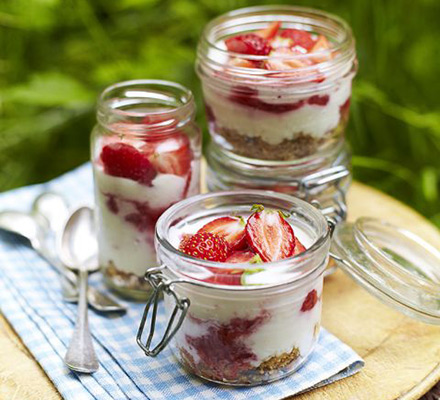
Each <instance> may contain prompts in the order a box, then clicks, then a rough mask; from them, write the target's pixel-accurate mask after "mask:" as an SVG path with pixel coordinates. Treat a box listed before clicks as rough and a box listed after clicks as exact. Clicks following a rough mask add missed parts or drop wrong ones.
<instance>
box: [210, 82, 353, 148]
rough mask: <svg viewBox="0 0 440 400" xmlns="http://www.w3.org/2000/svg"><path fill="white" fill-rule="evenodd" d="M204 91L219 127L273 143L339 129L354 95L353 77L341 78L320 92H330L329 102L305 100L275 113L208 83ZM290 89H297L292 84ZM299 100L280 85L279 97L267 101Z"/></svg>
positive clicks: (314, 135) (321, 94) (319, 134)
mask: <svg viewBox="0 0 440 400" xmlns="http://www.w3.org/2000/svg"><path fill="white" fill-rule="evenodd" d="M203 91H204V97H205V101H206V103H207V104H208V106H210V107H211V109H212V112H213V114H214V117H215V120H216V124H217V126H218V127H219V129H221V128H225V129H228V130H234V131H236V132H238V133H239V134H241V135H244V136H248V137H259V138H261V139H262V140H264V141H265V142H267V143H269V144H271V145H277V144H280V143H281V142H282V141H283V140H285V139H287V140H292V139H295V138H296V137H297V136H299V135H300V134H303V135H310V136H312V137H314V138H317V139H319V138H322V137H323V136H324V135H325V134H326V133H327V132H329V131H331V130H333V129H335V128H336V127H337V125H338V124H339V120H340V107H341V106H342V105H343V104H344V103H345V102H346V101H347V100H348V98H349V97H350V95H351V79H343V80H340V82H339V83H338V85H337V86H336V87H335V88H334V89H333V90H331V91H329V92H323V93H320V96H323V95H328V96H329V101H328V103H327V104H326V105H325V106H320V105H309V104H305V105H303V106H302V107H301V108H299V109H297V110H292V111H287V112H284V113H271V112H266V111H263V110H258V109H254V108H252V107H247V106H245V105H241V104H238V103H236V102H234V101H231V100H230V99H228V98H227V97H225V96H222V95H220V94H219V93H218V92H217V91H215V90H213V89H212V88H211V87H209V86H207V85H204V87H203ZM289 91H290V92H292V91H294V89H292V88H289ZM308 97H310V95H309V96H308ZM298 100H300V98H295V99H292V95H291V93H290V94H288V95H286V96H285V95H284V94H283V93H282V90H281V89H280V94H279V96H278V97H277V98H275V99H273V101H271V100H270V99H265V100H264V101H265V102H273V103H286V102H292V103H293V102H296V101H298Z"/></svg>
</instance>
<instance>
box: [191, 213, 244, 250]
mask: <svg viewBox="0 0 440 400" xmlns="http://www.w3.org/2000/svg"><path fill="white" fill-rule="evenodd" d="M198 232H211V233H214V234H216V235H219V236H221V237H222V238H223V239H224V240H226V242H228V244H229V248H230V249H231V250H238V249H242V248H243V247H244V246H245V245H246V222H245V221H244V220H243V218H238V217H221V218H217V219H215V220H213V221H211V222H208V223H207V224H206V225H204V226H202V227H201V228H200V229H199V230H198Z"/></svg>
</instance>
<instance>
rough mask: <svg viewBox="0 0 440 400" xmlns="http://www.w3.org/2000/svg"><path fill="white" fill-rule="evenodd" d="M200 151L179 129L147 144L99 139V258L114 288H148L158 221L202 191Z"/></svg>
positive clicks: (96, 166)
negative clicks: (183, 200)
mask: <svg viewBox="0 0 440 400" xmlns="http://www.w3.org/2000/svg"><path fill="white" fill-rule="evenodd" d="M115 129H116V130H117V129H118V128H117V127H115ZM194 146H195V144H194V143H192V142H191V140H190V138H189V137H188V136H187V135H186V134H185V133H184V132H182V131H178V130H176V131H174V132H172V133H167V134H159V135H157V134H156V135H155V136H146V137H145V138H144V139H142V140H139V139H138V138H137V139H133V138H130V137H129V136H128V137H127V136H126V137H125V138H119V137H118V136H116V135H115V136H108V137H106V136H104V137H101V138H100V139H98V141H97V144H96V154H97V157H96V159H95V161H94V163H93V167H94V175H95V186H96V201H97V216H98V227H99V235H98V241H99V259H100V264H101V266H103V268H104V273H105V276H106V278H107V280H108V281H110V285H111V286H113V287H114V288H116V289H128V290H133V291H138V290H140V291H141V290H145V289H148V287H149V286H148V284H147V283H146V282H145V281H144V279H143V275H144V274H145V271H146V269H147V268H148V267H151V266H155V265H156V252H155V248H154V228H155V224H156V221H157V219H158V218H159V216H160V215H161V214H162V213H163V212H164V211H165V210H166V209H167V208H168V207H170V206H171V205H172V204H174V203H176V202H178V201H180V200H182V199H184V198H186V197H188V196H191V195H194V194H196V193H198V192H199V163H198V157H197V156H195V154H197V151H198V150H197V149H194V150H193V148H194Z"/></svg>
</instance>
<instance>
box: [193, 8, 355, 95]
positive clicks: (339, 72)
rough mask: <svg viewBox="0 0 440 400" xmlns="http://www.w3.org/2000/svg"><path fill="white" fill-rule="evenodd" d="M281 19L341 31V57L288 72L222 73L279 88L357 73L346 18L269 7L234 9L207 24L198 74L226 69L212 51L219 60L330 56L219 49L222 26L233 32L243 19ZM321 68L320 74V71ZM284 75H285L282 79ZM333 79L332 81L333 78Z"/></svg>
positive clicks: (242, 69) (235, 69) (239, 69)
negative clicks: (217, 58) (266, 53)
mask: <svg viewBox="0 0 440 400" xmlns="http://www.w3.org/2000/svg"><path fill="white" fill-rule="evenodd" d="M302 14H304V15H308V17H307V18H306V17H301V15H302ZM266 15H267V16H271V15H273V17H272V18H270V19H269V18H267V19H264V18H261V17H262V16H266ZM281 16H285V19H284V21H282V22H290V23H295V21H293V20H292V18H294V17H296V18H299V19H301V18H302V19H303V20H304V21H303V22H300V21H299V22H297V24H298V25H299V24H301V25H311V23H312V21H313V20H315V21H318V20H319V19H321V20H322V22H321V25H322V26H325V25H326V24H327V25H328V26H333V28H334V29H335V30H337V31H338V32H339V35H340V36H341V37H340V38H339V40H338V42H337V43H335V45H334V47H332V48H331V52H332V54H335V55H338V57H336V58H334V59H330V60H327V61H323V62H319V63H317V64H315V65H306V66H302V67H297V68H292V69H288V70H275V69H274V70H262V69H260V68H247V67H242V66H230V65H228V68H227V69H228V72H227V73H225V71H222V73H224V74H225V75H230V76H231V77H235V78H247V79H248V80H252V81H253V83H255V84H257V83H262V81H261V79H263V82H264V84H265V85H266V84H274V85H277V84H280V82H289V83H297V84H299V83H302V84H310V83H315V84H318V85H320V86H322V87H324V86H326V85H328V84H329V82H330V81H333V80H334V79H336V78H335V77H337V78H339V77H340V76H348V75H350V74H351V73H353V74H354V73H355V72H356V68H357V63H356V53H355V41H354V38H353V34H352V31H351V28H350V26H349V25H348V23H347V22H346V21H345V20H344V19H342V18H340V17H338V16H336V15H334V14H331V13H328V12H326V11H322V10H319V9H313V8H308V7H301V6H289V5H282V6H276V5H273V6H272V5H268V6H255V7H247V8H241V9H238V10H233V11H230V12H228V13H225V14H223V15H220V16H218V17H217V18H214V19H213V20H211V21H210V22H209V23H208V24H207V25H206V27H205V29H204V30H203V34H202V37H201V39H200V42H199V46H198V52H197V72H198V73H199V75H200V76H201V77H203V76H204V74H205V71H206V70H210V69H211V70H213V71H215V70H218V69H220V68H222V67H224V63H220V62H218V61H217V60H216V59H215V58H216V57H217V56H216V57H213V56H209V52H210V50H211V51H213V52H214V53H215V54H216V55H219V56H220V58H225V57H228V56H230V55H232V56H233V57H235V58H239V59H240V58H242V59H245V60H252V61H265V60H268V59H270V60H281V61H282V60H285V59H291V60H301V59H307V58H310V57H313V56H314V57H316V56H319V55H322V54H324V53H325V54H328V52H329V51H328V50H324V51H318V52H316V53H313V54H311V53H307V54H295V55H288V56H286V55H276V56H273V55H248V54H240V53H233V52H230V51H228V50H227V49H224V48H222V47H220V46H219V45H218V40H215V33H218V31H219V30H220V27H222V26H223V25H224V26H225V27H226V28H225V29H231V28H232V27H235V26H240V25H241V24H240V22H239V21H240V19H241V20H243V19H246V18H247V19H250V20H251V22H252V23H254V24H258V23H262V22H263V23H267V22H270V21H276V20H280V19H281ZM276 17H278V18H276ZM287 17H290V20H288V19H287ZM252 18H254V20H252ZM233 22H236V24H235V25H234V24H233ZM242 23H243V22H242ZM235 33H236V32H235ZM204 58H206V60H204ZM318 68H319V71H317V70H318ZM281 73H282V74H283V76H282V77H281V76H280V75H281ZM318 75H319V77H322V76H326V79H323V80H322V79H321V78H319V77H318ZM315 77H316V79H315ZM332 77H333V79H330V78H332ZM318 78H319V79H318ZM326 81H327V82H326ZM247 83H250V82H247Z"/></svg>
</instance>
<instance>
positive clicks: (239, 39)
mask: <svg viewBox="0 0 440 400" xmlns="http://www.w3.org/2000/svg"><path fill="white" fill-rule="evenodd" d="M225 44H226V47H227V49H228V50H229V51H232V52H233V53H239V54H249V55H259V56H267V55H268V54H269V53H270V51H271V47H270V44H269V43H268V41H267V40H266V39H264V38H262V37H261V36H258V35H256V34H255V33H247V34H245V35H237V36H233V37H231V38H229V39H226V40H225Z"/></svg>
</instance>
